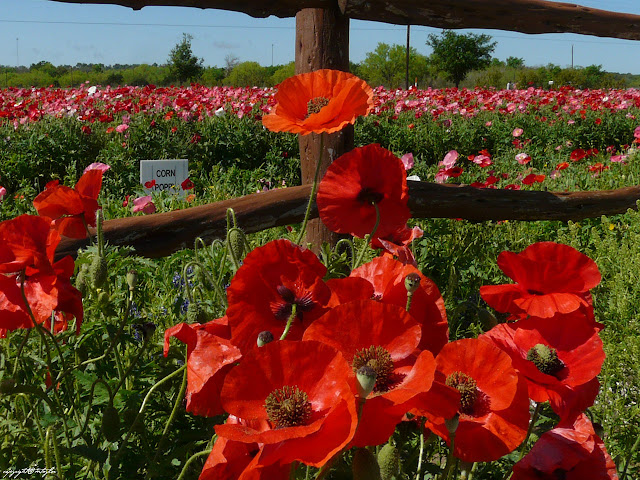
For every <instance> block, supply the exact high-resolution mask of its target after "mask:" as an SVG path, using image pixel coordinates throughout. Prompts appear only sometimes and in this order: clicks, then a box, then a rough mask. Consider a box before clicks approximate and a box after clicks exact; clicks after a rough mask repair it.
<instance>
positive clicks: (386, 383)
mask: <svg viewBox="0 0 640 480" xmlns="http://www.w3.org/2000/svg"><path fill="white" fill-rule="evenodd" d="M351 366H352V367H353V371H354V372H356V373H358V370H360V369H361V368H362V367H369V368H371V369H372V370H373V371H374V372H375V374H376V384H375V386H374V387H373V391H374V392H387V391H389V390H390V389H391V387H392V386H393V384H394V383H396V382H397V379H396V378H395V377H394V375H393V360H391V354H390V353H389V352H388V351H387V350H386V349H384V348H383V347H380V346H375V345H371V346H370V347H369V348H363V349H361V350H358V351H357V352H356V353H355V355H354V356H353V363H352V364H351Z"/></svg>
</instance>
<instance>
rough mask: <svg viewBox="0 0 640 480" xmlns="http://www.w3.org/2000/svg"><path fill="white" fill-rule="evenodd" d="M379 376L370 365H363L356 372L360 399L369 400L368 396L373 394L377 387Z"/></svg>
mask: <svg viewBox="0 0 640 480" xmlns="http://www.w3.org/2000/svg"><path fill="white" fill-rule="evenodd" d="M377 378H378V374H377V373H376V371H375V370H374V369H373V368H372V367H370V366H369V365H363V366H362V367H360V368H359V369H358V371H357V372H356V379H357V380H358V382H357V387H358V395H359V396H360V398H367V396H368V395H369V394H370V393H371V392H373V388H374V387H375V386H376V380H377Z"/></svg>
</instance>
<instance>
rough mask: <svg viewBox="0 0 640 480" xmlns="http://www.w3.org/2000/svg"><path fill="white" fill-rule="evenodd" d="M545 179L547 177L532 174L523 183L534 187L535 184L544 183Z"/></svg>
mask: <svg viewBox="0 0 640 480" xmlns="http://www.w3.org/2000/svg"><path fill="white" fill-rule="evenodd" d="M545 178H546V176H545V175H536V174H535V173H530V174H529V175H527V176H526V177H524V178H523V179H522V183H524V184H525V185H533V184H534V183H542V182H544V179H545Z"/></svg>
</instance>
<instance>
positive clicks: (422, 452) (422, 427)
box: [416, 417, 427, 480]
mask: <svg viewBox="0 0 640 480" xmlns="http://www.w3.org/2000/svg"><path fill="white" fill-rule="evenodd" d="M426 421H427V419H426V418H424V417H422V421H421V422H420V453H419V454H418V469H417V472H416V480H420V478H421V477H420V475H421V474H422V457H423V456H424V424H425V422H426Z"/></svg>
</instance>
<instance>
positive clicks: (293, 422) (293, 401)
mask: <svg viewBox="0 0 640 480" xmlns="http://www.w3.org/2000/svg"><path fill="white" fill-rule="evenodd" d="M264 408H265V410H266V411H267V418H268V419H269V421H270V422H271V424H272V425H273V428H287V427H298V426H300V425H305V424H306V423H307V421H308V420H309V418H311V402H309V397H308V396H307V394H306V393H305V392H303V391H302V390H300V389H299V388H298V387H297V386H295V387H290V386H288V385H285V386H284V387H282V388H280V389H278V390H274V391H273V392H271V393H270V394H269V396H268V397H267V399H266V400H265V401H264Z"/></svg>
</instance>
